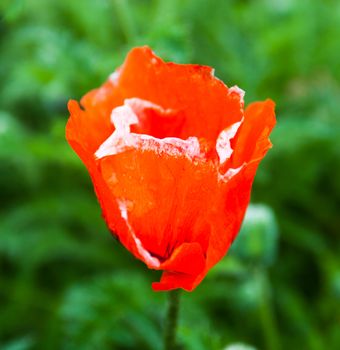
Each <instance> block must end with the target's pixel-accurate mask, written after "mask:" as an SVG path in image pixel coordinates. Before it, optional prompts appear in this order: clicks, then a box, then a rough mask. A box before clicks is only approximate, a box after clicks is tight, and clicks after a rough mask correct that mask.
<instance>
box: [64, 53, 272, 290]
mask: <svg viewBox="0 0 340 350" xmlns="http://www.w3.org/2000/svg"><path fill="white" fill-rule="evenodd" d="M243 95H244V93H243V91H242V90H240V89H239V88H237V87H232V88H228V87H227V86H226V85H225V84H223V82H222V81H220V80H218V79H217V78H215V77H214V74H213V70H212V69H211V68H210V67H205V66H199V65H181V64H175V63H165V62H164V61H162V60H161V59H160V58H159V57H157V56H156V55H155V54H154V53H153V52H152V51H151V50H150V49H149V48H148V47H140V48H135V49H132V50H131V51H130V52H129V54H128V56H127V58H126V60H125V62H124V63H123V65H122V66H121V67H120V68H118V69H117V70H116V71H115V72H114V73H113V74H112V75H111V76H110V77H109V79H108V80H107V81H106V82H105V83H104V84H103V85H102V86H101V87H100V88H98V89H96V90H93V91H91V92H89V93H88V94H86V95H85V96H84V97H83V98H82V100H81V105H82V107H83V109H81V108H80V107H79V105H78V103H77V102H76V101H73V100H71V101H70V102H69V104H68V108H69V111H70V114H71V116H70V119H69V121H68V123H67V127H66V137H67V140H68V142H69V143H70V145H71V146H72V148H73V149H74V150H75V152H76V153H77V154H78V155H79V157H80V158H81V159H82V161H83V162H84V164H85V165H86V167H87V169H88V171H89V173H90V175H91V178H92V181H93V184H94V188H95V191H96V194H97V197H98V199H99V202H100V205H101V208H102V210H103V215H104V217H105V220H106V222H107V224H108V226H109V228H110V230H111V231H112V232H113V234H114V235H115V236H116V237H117V238H118V239H119V241H120V242H121V243H122V244H123V245H124V246H125V247H126V248H127V249H128V250H129V251H130V252H131V253H132V254H134V255H135V257H137V258H138V259H140V260H142V261H144V262H145V264H146V265H147V266H148V267H149V268H152V269H156V270H163V271H164V272H163V275H162V277H161V280H160V282H156V283H153V289H154V290H170V289H174V288H183V289H186V290H189V291H190V290H192V289H194V288H195V287H196V286H197V285H198V284H199V283H200V282H201V281H202V279H203V278H204V276H205V275H206V274H207V272H208V271H209V269H210V268H211V267H212V266H214V265H215V264H216V263H217V262H218V261H219V260H220V259H221V258H222V257H223V256H224V255H225V253H226V252H227V250H228V248H229V246H230V244H231V243H232V241H233V239H234V238H235V236H236V235H237V233H238V231H239V228H240V226H241V222H242V219H243V216H244V213H245V210H246V208H247V205H248V203H249V198H250V191H251V186H252V182H253V179H254V176H255V172H256V169H257V166H258V164H259V162H260V161H261V159H262V158H263V157H264V155H265V153H266V152H267V150H268V149H269V148H270V147H271V143H270V141H269V139H268V136H269V133H270V131H271V129H272V128H273V126H274V124H275V114H274V103H273V102H272V101H271V100H266V101H264V102H256V103H253V104H250V105H249V106H248V107H247V108H246V109H245V110H244V102H243Z"/></svg>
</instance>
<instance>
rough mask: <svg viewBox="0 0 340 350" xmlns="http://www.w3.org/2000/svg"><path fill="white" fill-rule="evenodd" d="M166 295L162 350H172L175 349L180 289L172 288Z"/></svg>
mask: <svg viewBox="0 0 340 350" xmlns="http://www.w3.org/2000/svg"><path fill="white" fill-rule="evenodd" d="M168 296H169V305H168V312H167V316H166V324H165V332H164V350H174V349H176V329H177V319H178V311H179V297H180V290H179V289H176V290H172V291H171V292H169V294H168Z"/></svg>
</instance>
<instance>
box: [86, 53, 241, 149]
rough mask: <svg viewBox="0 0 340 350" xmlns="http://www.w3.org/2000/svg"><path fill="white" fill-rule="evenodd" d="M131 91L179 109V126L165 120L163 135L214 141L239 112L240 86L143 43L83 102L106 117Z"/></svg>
mask: <svg viewBox="0 0 340 350" xmlns="http://www.w3.org/2000/svg"><path fill="white" fill-rule="evenodd" d="M136 97H137V98H139V99H142V100H146V101H150V102H151V103H154V104H156V105H158V106H160V107H162V108H164V109H171V110H174V111H176V112H177V113H180V114H181V115H182V119H183V120H182V122H181V128H177V129H176V128H175V130H174V128H173V125H171V124H170V123H168V127H169V129H164V130H163V131H162V134H163V136H162V137H169V136H176V137H178V138H182V139H186V138H188V137H190V136H196V137H198V138H205V139H207V140H210V141H214V142H215V141H216V138H217V136H218V135H219V133H220V131H221V130H223V129H224V128H226V127H227V126H229V125H231V124H233V123H236V122H238V121H240V120H241V118H242V116H243V91H242V90H240V89H239V88H237V87H233V88H228V87H227V86H226V85H225V84H224V83H223V82H222V81H220V80H219V79H217V78H216V77H214V75H213V70H212V68H210V67H206V66H200V65H192V64H175V63H171V62H170V63H165V62H164V61H163V60H162V59H161V58H159V57H158V56H156V55H155V54H154V53H153V52H152V50H150V49H149V48H148V47H139V48H135V49H132V50H131V51H130V52H129V54H128V55H127V57H126V60H125V62H124V63H123V65H122V66H121V67H120V68H119V69H118V70H117V71H116V72H115V73H114V74H112V75H111V76H110V78H109V80H108V81H107V82H106V83H105V84H104V85H103V86H101V87H100V88H98V89H96V90H93V91H91V92H90V93H88V94H87V95H85V96H84V98H83V99H82V105H83V106H84V108H85V110H86V111H88V112H91V113H94V114H97V115H100V117H101V118H104V119H105V118H106V119H107V120H109V115H110V112H111V110H112V109H114V108H115V107H117V106H119V105H122V104H123V103H124V101H125V100H126V99H130V98H136ZM174 131H175V132H174ZM141 133H144V134H147V133H148V132H147V130H141Z"/></svg>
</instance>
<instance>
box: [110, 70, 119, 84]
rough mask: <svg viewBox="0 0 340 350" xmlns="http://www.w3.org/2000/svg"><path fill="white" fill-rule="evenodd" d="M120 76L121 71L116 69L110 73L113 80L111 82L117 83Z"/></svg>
mask: <svg viewBox="0 0 340 350" xmlns="http://www.w3.org/2000/svg"><path fill="white" fill-rule="evenodd" d="M119 76H120V74H119V71H114V72H113V73H112V74H110V76H109V80H110V81H111V83H113V84H114V85H116V84H117V83H118V80H119Z"/></svg>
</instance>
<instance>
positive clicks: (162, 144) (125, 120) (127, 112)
mask: <svg viewBox="0 0 340 350" xmlns="http://www.w3.org/2000/svg"><path fill="white" fill-rule="evenodd" d="M124 103H125V104H124V105H123V106H119V107H117V108H114V109H113V110H112V113H111V122H112V124H113V125H114V126H115V131H114V132H113V133H112V134H111V135H110V136H109V137H108V138H107V139H106V140H105V141H104V142H103V143H102V144H101V145H100V147H99V148H98V150H97V151H96V152H95V156H96V158H97V159H101V158H103V157H106V156H110V155H115V154H119V153H122V152H124V151H126V150H127V149H128V148H130V147H135V148H138V149H139V150H142V151H143V150H146V151H147V150H154V151H155V152H158V153H162V152H164V153H167V154H169V155H171V156H183V155H184V156H186V157H187V158H189V159H190V160H192V159H193V158H201V157H203V155H202V154H201V151H200V144H199V141H198V139H197V138H196V137H189V138H188V139H186V140H182V139H180V138H177V137H165V138H164V139H158V138H156V137H153V136H150V135H146V134H135V133H131V132H130V126H131V125H133V124H138V116H137V115H136V114H135V112H134V111H133V109H132V106H133V103H137V100H135V99H126V100H125V101H124ZM138 103H139V104H140V103H141V101H138ZM142 103H144V104H145V106H153V104H152V103H151V102H149V101H143V102H142ZM157 107H158V108H161V107H159V106H157Z"/></svg>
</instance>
